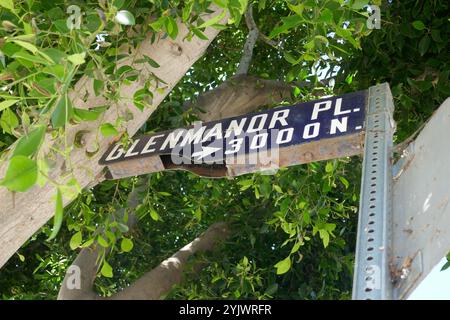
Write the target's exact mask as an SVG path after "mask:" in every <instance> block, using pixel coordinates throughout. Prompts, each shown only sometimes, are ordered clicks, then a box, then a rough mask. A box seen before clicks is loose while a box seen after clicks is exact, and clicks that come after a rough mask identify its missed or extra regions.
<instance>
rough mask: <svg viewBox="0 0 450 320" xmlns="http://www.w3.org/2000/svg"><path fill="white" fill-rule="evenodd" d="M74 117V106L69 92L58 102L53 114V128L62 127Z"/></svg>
mask: <svg viewBox="0 0 450 320" xmlns="http://www.w3.org/2000/svg"><path fill="white" fill-rule="evenodd" d="M72 117H73V107H72V102H71V101H70V99H69V97H68V95H67V94H65V95H64V96H62V97H61V98H60V99H59V100H58V102H57V103H56V107H55V110H54V111H53V114H52V126H53V128H61V127H64V126H65V125H66V123H67V122H69V120H70V119H71V118H72Z"/></svg>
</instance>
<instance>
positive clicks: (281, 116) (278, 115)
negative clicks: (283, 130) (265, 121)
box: [269, 109, 289, 129]
mask: <svg viewBox="0 0 450 320" xmlns="http://www.w3.org/2000/svg"><path fill="white" fill-rule="evenodd" d="M288 116H289V109H285V110H280V111H275V112H274V113H273V116H272V120H270V124H269V129H272V128H274V127H275V125H276V124H277V122H280V124H281V125H282V126H287V125H288V123H287V121H286V118H287V117H288Z"/></svg>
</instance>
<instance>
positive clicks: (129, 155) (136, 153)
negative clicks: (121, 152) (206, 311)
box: [125, 139, 139, 158]
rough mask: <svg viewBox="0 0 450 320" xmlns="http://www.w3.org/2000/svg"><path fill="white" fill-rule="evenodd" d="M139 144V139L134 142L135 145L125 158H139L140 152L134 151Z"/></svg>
mask: <svg viewBox="0 0 450 320" xmlns="http://www.w3.org/2000/svg"><path fill="white" fill-rule="evenodd" d="M138 143H139V139H136V140H134V142H133V144H132V145H131V146H130V148H129V149H128V151H127V153H125V158H128V157H132V156H137V155H138V154H139V151H135V152H133V151H134V148H136V145H137V144H138Z"/></svg>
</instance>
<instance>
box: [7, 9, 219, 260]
mask: <svg viewBox="0 0 450 320" xmlns="http://www.w3.org/2000/svg"><path fill="white" fill-rule="evenodd" d="M212 9H213V11H214V12H213V13H212V14H211V15H217V14H219V13H220V12H221V11H222V9H219V8H217V7H213V8H212ZM204 19H205V20H208V19H210V17H208V16H205V17H204ZM224 19H227V18H224ZM178 29H179V35H178V38H177V39H176V40H171V39H170V38H165V39H162V38H160V39H159V40H157V41H155V43H153V44H151V42H150V36H151V35H149V36H148V37H147V38H146V39H145V40H144V41H142V43H141V44H140V45H139V46H138V47H137V48H136V49H132V53H131V54H129V57H128V58H127V59H125V60H122V61H121V62H120V63H119V64H118V65H119V67H120V65H126V64H128V65H133V67H134V68H135V69H138V70H140V77H139V79H138V80H136V81H135V82H134V83H132V84H131V85H128V86H125V85H123V86H122V87H121V88H120V97H121V99H120V100H119V101H118V102H116V103H111V102H109V101H106V99H105V98H103V97H96V96H95V94H94V92H93V86H92V81H93V80H92V79H90V78H88V77H85V76H84V77H82V78H81V79H80V80H79V81H78V83H77V84H76V85H75V88H74V90H73V92H71V94H70V97H71V99H72V102H73V104H74V106H76V107H77V108H92V107H95V106H99V105H111V107H110V108H109V109H108V111H107V112H106V113H105V115H104V117H103V118H102V119H101V120H99V121H98V122H85V123H81V124H78V125H68V127H67V129H66V132H67V136H68V139H67V141H69V143H72V142H73V141H74V138H75V135H76V134H77V133H79V132H81V131H82V130H86V131H87V133H86V134H85V135H84V136H83V141H84V146H83V147H82V148H74V149H73V151H72V152H71V153H70V163H71V164H72V166H73V168H72V169H73V173H74V176H75V177H76V179H77V181H78V183H79V185H80V187H81V188H85V187H92V186H94V185H96V184H97V183H99V182H101V181H102V180H103V166H99V165H98V163H97V162H98V159H99V158H100V156H101V155H102V154H103V153H104V152H105V151H106V149H107V148H108V146H109V144H110V143H111V142H112V138H103V137H102V136H101V134H98V127H99V123H100V121H101V122H110V123H114V122H115V120H116V119H117V117H118V116H119V115H122V114H124V113H125V112H127V111H129V112H131V113H132V114H133V119H132V120H130V121H129V122H127V123H126V128H124V131H125V130H126V131H127V132H128V134H129V135H130V136H133V135H134V134H135V133H136V131H137V130H138V129H139V128H140V127H141V126H142V125H143V124H144V123H145V121H146V120H147V118H148V117H149V116H150V115H151V114H152V112H153V111H154V110H155V108H156V107H157V106H158V105H159V104H160V103H161V101H163V99H164V98H165V97H166V96H167V94H168V93H169V92H170V91H171V90H172V89H173V87H174V86H175V85H176V83H177V82H178V81H179V80H180V79H181V78H182V77H183V76H184V74H185V73H186V72H187V70H188V69H189V68H190V67H191V66H192V64H193V63H194V62H195V61H197V59H198V58H200V57H201V56H202V55H203V53H204V52H205V50H206V48H207V47H208V46H209V44H210V43H211V41H212V40H213V39H214V38H215V37H216V35H217V34H218V32H219V31H218V30H216V29H214V28H207V29H206V30H205V34H206V36H207V37H208V39H209V40H208V41H204V40H200V39H198V38H193V39H192V41H190V42H188V41H187V40H185V41H183V39H184V37H185V36H186V34H187V33H188V30H187V28H186V26H185V25H184V24H183V23H181V22H180V21H179V22H178ZM125 49H130V48H124V50H125ZM144 54H145V55H148V56H149V57H151V58H152V59H154V60H155V61H157V62H158V63H159V65H160V66H161V67H159V68H157V69H152V68H150V67H149V66H147V65H146V64H134V61H135V60H137V59H139V58H141V57H142V56H143V55H144ZM150 72H154V73H155V74H156V75H157V76H158V77H159V78H161V79H163V80H164V81H165V82H167V84H166V85H165V88H164V92H159V91H156V90H155V92H154V98H153V104H152V105H153V106H152V107H151V108H146V109H145V110H144V111H143V112H141V111H139V110H138V109H137V108H136V107H135V106H134V105H133V102H132V101H133V99H132V98H133V94H134V92H135V91H136V90H138V89H140V88H142V86H143V84H144V82H145V81H146V80H147V78H148V77H149V75H150ZM130 98H131V99H130ZM52 144H53V142H52V140H51V136H50V135H47V136H46V138H45V142H44V144H43V147H42V148H41V149H42V150H41V152H45V150H49V148H50V146H52ZM93 151H96V152H95V154H94V156H92V157H91V158H89V157H87V154H86V152H93ZM6 167H7V163H2V164H1V166H0V177H3V176H4V173H5V171H6ZM65 173H68V172H67V168H66V164H64V159H57V164H56V165H55V166H54V167H53V169H52V170H51V174H50V176H51V178H52V179H54V180H56V181H58V182H63V181H64V178H63V177H64V174H65ZM54 194H55V189H54V187H53V186H52V185H50V184H47V185H46V186H45V187H42V188H40V187H38V186H35V187H33V188H32V189H30V190H29V191H27V192H25V193H16V194H15V195H13V194H12V193H11V192H9V191H8V190H7V189H6V188H0V246H1V247H2V250H1V251H0V267H1V266H3V265H4V264H5V263H6V261H8V259H9V258H10V257H11V256H12V255H13V254H14V252H16V251H17V250H18V249H19V248H20V246H21V245H22V244H23V243H24V242H25V241H26V240H27V239H28V238H29V237H31V236H32V235H33V233H35V232H36V231H38V230H39V228H41V227H42V226H43V225H44V224H45V223H46V222H47V221H48V220H49V219H50V218H51V217H52V216H53V214H54V206H55V204H54ZM72 200H74V199H64V204H65V205H67V204H69V203H70V202H71V201H72Z"/></svg>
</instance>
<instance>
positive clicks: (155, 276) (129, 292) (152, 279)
mask: <svg viewBox="0 0 450 320" xmlns="http://www.w3.org/2000/svg"><path fill="white" fill-rule="evenodd" d="M228 233H229V230H228V225H227V224H226V223H224V222H218V223H215V224H213V225H211V226H210V227H209V228H208V229H207V230H206V231H205V233H203V235H201V236H200V237H198V238H196V239H195V240H194V241H192V242H191V243H189V244H188V245H186V246H184V247H183V248H181V249H180V250H179V251H178V252H176V253H175V254H174V255H172V256H171V257H170V258H168V259H166V260H164V261H163V262H161V263H160V264H159V265H158V266H157V267H156V268H154V269H153V270H151V271H150V272H147V273H146V274H144V275H143V276H142V277H140V278H139V279H138V280H136V281H135V282H134V283H133V284H132V285H130V286H129V287H128V288H126V289H124V290H123V291H120V292H118V293H117V294H115V295H114V296H112V297H111V298H112V299H114V300H116V299H124V300H131V299H146V300H154V299H160V298H161V297H162V296H164V295H165V294H167V293H168V292H169V291H170V290H171V289H172V287H173V286H174V285H176V284H179V283H181V282H182V280H183V272H184V269H185V267H186V264H187V261H188V259H189V257H191V256H192V255H193V254H195V253H196V252H206V251H211V250H213V249H214V248H215V247H216V245H217V243H218V241H221V240H224V239H225V238H226V237H227V235H228ZM198 267H199V266H198V265H197V266H194V269H196V271H197V272H198V271H200V268H198Z"/></svg>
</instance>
